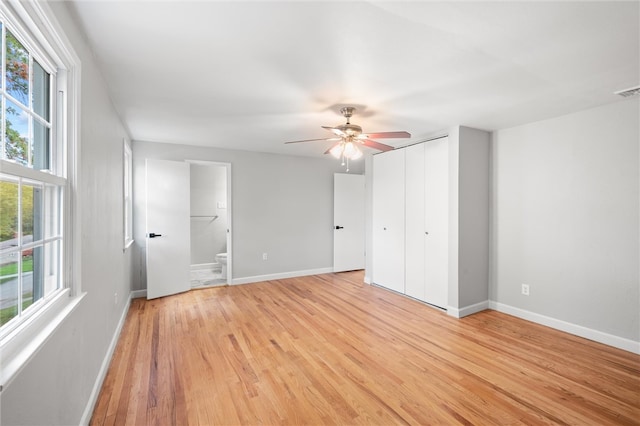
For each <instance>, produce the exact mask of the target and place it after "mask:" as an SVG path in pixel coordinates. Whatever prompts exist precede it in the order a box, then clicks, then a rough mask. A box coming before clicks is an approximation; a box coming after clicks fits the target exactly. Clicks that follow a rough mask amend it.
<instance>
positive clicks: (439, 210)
mask: <svg viewBox="0 0 640 426" xmlns="http://www.w3.org/2000/svg"><path fill="white" fill-rule="evenodd" d="M424 149H425V151H424V170H425V179H424V182H425V184H424V194H425V195H424V200H425V207H424V211H425V216H424V219H425V227H424V229H425V232H426V234H425V254H424V255H425V256H424V258H425V277H424V282H425V298H424V300H425V301H426V302H428V303H431V304H432V305H435V306H439V307H441V308H446V307H447V297H448V294H447V293H448V288H449V283H448V280H449V274H448V265H449V256H448V252H449V192H448V188H449V174H448V164H449V139H448V138H446V137H445V138H440V139H436V140H432V141H429V142H426V143H425V144H424Z"/></svg>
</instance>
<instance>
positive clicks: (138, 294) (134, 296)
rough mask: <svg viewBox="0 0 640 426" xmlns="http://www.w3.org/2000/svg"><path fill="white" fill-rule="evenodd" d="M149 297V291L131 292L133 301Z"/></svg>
mask: <svg viewBox="0 0 640 426" xmlns="http://www.w3.org/2000/svg"><path fill="white" fill-rule="evenodd" d="M144 297H147V290H132V291H131V298H132V299H140V298H144Z"/></svg>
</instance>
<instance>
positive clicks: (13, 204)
mask: <svg viewBox="0 0 640 426" xmlns="http://www.w3.org/2000/svg"><path fill="white" fill-rule="evenodd" d="M17 237H18V183H17V182H15V181H12V180H10V178H9V177H8V176H0V248H1V250H2V255H1V256H2V257H0V264H2V263H4V261H5V257H4V253H5V252H6V251H7V250H11V248H12V247H16V246H17V245H18V241H17Z"/></svg>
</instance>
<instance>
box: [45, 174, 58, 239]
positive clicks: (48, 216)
mask: <svg viewBox="0 0 640 426" xmlns="http://www.w3.org/2000/svg"><path fill="white" fill-rule="evenodd" d="M61 196H62V190H61V189H60V188H59V187H57V186H54V185H46V186H45V190H44V206H45V207H44V236H45V238H52V237H58V236H60V230H61V229H60V219H61V212H60V206H61V202H62V200H61V198H62V197H61Z"/></svg>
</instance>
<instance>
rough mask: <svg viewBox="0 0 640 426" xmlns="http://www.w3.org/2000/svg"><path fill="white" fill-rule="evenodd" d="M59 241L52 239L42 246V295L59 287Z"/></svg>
mask: <svg viewBox="0 0 640 426" xmlns="http://www.w3.org/2000/svg"><path fill="white" fill-rule="evenodd" d="M60 266H61V265H60V241H53V242H51V243H47V244H45V246H44V268H43V278H44V296H48V295H50V294H51V293H52V292H54V291H55V290H57V289H59V288H61V287H62V286H61V280H60V274H59V271H60Z"/></svg>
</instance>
